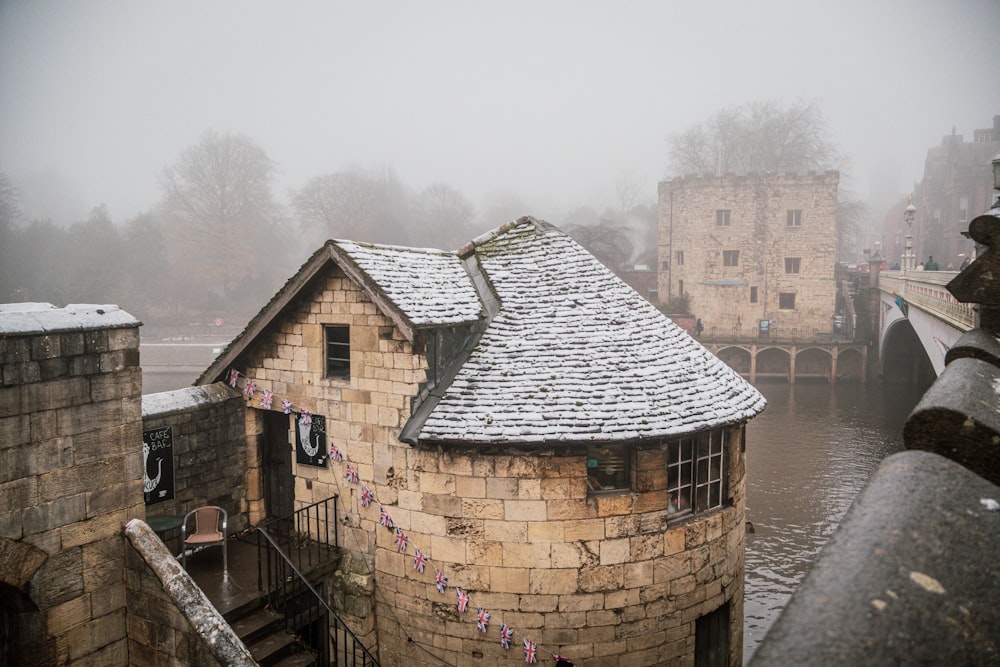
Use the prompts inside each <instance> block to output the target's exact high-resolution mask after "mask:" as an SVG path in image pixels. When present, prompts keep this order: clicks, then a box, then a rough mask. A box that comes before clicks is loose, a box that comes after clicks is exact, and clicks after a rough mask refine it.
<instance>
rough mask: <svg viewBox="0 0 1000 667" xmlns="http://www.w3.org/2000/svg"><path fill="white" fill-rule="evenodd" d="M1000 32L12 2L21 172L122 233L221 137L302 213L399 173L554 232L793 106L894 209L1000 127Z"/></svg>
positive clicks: (968, 14)
mask: <svg viewBox="0 0 1000 667" xmlns="http://www.w3.org/2000/svg"><path fill="white" fill-rule="evenodd" d="M998 25H1000V3H998V2H996V1H995V0H954V1H950V2H944V1H940V2H930V1H928V0H893V1H891V2H879V1H878V0H841V1H839V2H835V3H820V2H810V1H804V0H788V1H773V0H763V1H760V0H755V1H753V2H743V1H741V2H721V1H707V2H691V1H689V0H688V1H684V2H672V1H667V0H661V1H657V2H610V1H606V2H573V1H566V2H552V1H545V0H535V1H531V2H518V1H511V0H504V1H503V2H499V1H494V2H475V1H447V2H445V1H440V0H433V1H431V0H426V1H424V2H383V1H375V2H372V1H365V2H356V1H352V2H333V1H327V2H316V3H306V2H288V3H284V2H281V3H279V2H268V3H264V2H255V1H246V0H242V1H238V2H236V1H233V2H229V1H227V2H218V1H208V2H203V1H197V2H189V1H178V0H171V1H169V2H167V1H160V2H152V1H149V2H134V1H132V0H114V1H110V0H107V1H106V0H60V1H33V2H28V1H21V2H11V1H9V0H0V171H5V172H7V173H8V174H9V175H10V176H11V177H12V178H14V179H15V181H16V180H17V179H18V178H21V177H28V176H30V175H32V174H37V173H41V172H43V173H46V174H48V176H49V177H50V178H55V177H58V178H59V179H61V180H62V181H63V182H64V183H65V184H66V187H67V188H68V189H70V190H72V191H73V193H74V195H75V196H76V199H77V201H78V202H79V204H80V206H81V209H80V210H79V212H78V214H77V219H83V218H85V217H86V213H87V211H88V210H89V209H90V208H91V207H92V206H94V205H96V204H99V203H102V202H103V203H106V204H107V205H108V207H109V209H110V212H111V214H112V216H113V218H114V219H115V220H116V221H118V222H123V221H125V220H126V219H128V218H131V217H132V216H134V215H136V214H137V213H139V212H140V211H144V210H149V209H150V208H151V207H152V206H153V205H154V204H155V202H156V201H157V200H158V199H159V196H160V190H159V186H158V182H157V178H158V175H159V173H160V172H161V171H162V169H163V168H164V167H165V166H167V165H169V164H172V163H173V162H174V161H175V160H176V159H177V157H178V156H179V154H180V153H181V151H183V150H184V149H185V148H187V147H189V146H191V145H194V144H195V143H197V142H198V140H199V138H200V137H201V135H202V134H203V133H204V132H205V131H206V130H208V129H213V130H215V131H218V132H234V133H241V134H244V135H246V136H248V137H249V138H251V139H252V140H253V141H255V142H256V143H257V144H258V145H260V146H261V147H262V148H263V149H264V150H265V151H266V152H267V153H268V154H269V155H270V156H271V158H272V159H273V160H275V161H276V162H277V164H278V174H277V182H276V187H275V194H276V195H277V196H278V197H279V198H280V199H282V200H285V199H287V191H288V188H290V187H300V186H302V185H303V184H304V183H305V182H306V181H307V180H308V179H309V178H310V177H312V176H316V175H320V174H324V173H331V172H335V171H338V170H341V169H344V168H347V167H350V166H354V165H356V166H360V167H364V168H369V167H392V168H393V169H394V170H395V171H396V173H397V175H398V177H399V179H400V180H401V181H402V182H403V183H404V184H405V185H407V186H410V187H413V188H416V189H420V188H423V187H425V186H426V185H429V184H431V183H434V182H444V183H446V184H448V185H451V186H452V187H455V188H457V189H458V190H460V191H462V192H463V194H465V195H466V196H467V197H469V198H470V199H471V200H473V201H474V202H476V203H479V202H480V201H481V198H482V197H483V196H484V195H486V194H487V193H490V192H491V191H495V190H509V191H512V192H514V193H517V194H518V195H520V196H521V197H522V199H524V200H526V201H528V202H530V203H531V204H533V205H534V206H537V208H538V210H532V211H525V213H531V214H536V215H539V216H541V217H547V216H553V215H555V214H556V212H558V211H562V210H564V209H566V208H572V207H575V206H579V205H585V204H589V205H593V206H595V207H603V206H605V205H613V204H615V190H614V183H615V180H616V178H618V177H620V176H621V174H623V173H626V172H630V173H633V174H635V175H636V176H637V177H639V178H642V180H643V182H644V183H646V191H645V192H646V198H647V200H648V201H654V200H655V197H656V183H657V181H658V180H661V179H663V178H664V177H666V176H668V175H671V174H668V172H667V168H666V165H667V154H666V141H665V140H666V137H667V136H668V135H669V134H671V133H674V132H678V131H680V130H683V129H685V128H687V127H689V126H690V125H692V124H694V123H697V122H699V121H701V120H703V119H704V118H705V117H707V116H709V115H711V114H713V113H714V112H715V111H717V110H718V109H719V108H720V107H723V106H727V105H735V104H741V103H746V102H750V101H756V100H776V101H779V102H782V103H783V104H788V103H792V102H799V101H802V102H816V103H817V104H818V105H819V106H820V108H821V109H822V111H823V114H824V117H825V119H826V121H827V124H828V125H829V129H830V131H831V135H832V137H833V139H834V141H835V142H836V144H837V145H838V146H839V148H840V149H841V150H842V151H844V152H846V153H847V154H848V155H849V157H850V160H851V162H850V165H849V166H850V173H849V177H850V180H849V181H848V182H847V183H846V185H848V186H849V187H850V188H851V189H852V190H853V191H854V192H855V193H856V194H857V195H859V196H861V197H863V198H866V197H868V196H869V195H871V196H873V197H882V198H884V197H886V196H887V193H888V194H891V195H895V194H902V193H904V192H907V191H909V189H910V188H911V187H912V184H913V183H914V182H915V181H917V180H919V178H920V177H921V174H922V172H923V162H924V157H925V155H926V151H927V148H928V147H929V146H932V145H936V144H938V142H940V140H941V137H942V136H943V135H945V134H948V133H950V132H951V129H952V127H955V128H956V130H957V131H958V132H959V133H960V134H964V135H965V137H966V139H971V135H972V130H973V129H975V128H979V127H988V126H990V125H991V123H992V117H993V115H994V114H997V113H1000V86H998V85H997V84H998V82H1000V73H998V71H997V70H998V68H1000V56H998V54H1000V39H998V38H997V37H996V34H997V33H996V28H997V26H998ZM55 205H56V204H55V202H53V203H52V206H55ZM53 215H54V214H53Z"/></svg>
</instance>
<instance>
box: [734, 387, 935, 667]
mask: <svg viewBox="0 0 1000 667" xmlns="http://www.w3.org/2000/svg"><path fill="white" fill-rule="evenodd" d="M757 388H758V389H759V390H760V391H761V393H763V394H764V396H766V397H767V401H768V405H767V409H766V410H765V411H764V412H763V413H762V414H761V415H760V416H758V417H756V418H755V419H753V420H751V421H750V423H749V424H748V425H747V450H746V460H747V519H748V520H749V521H751V522H753V525H754V528H755V529H756V532H755V533H753V534H748V535H747V542H746V589H745V597H744V617H743V618H744V621H743V630H744V632H743V637H744V639H743V657H744V660H748V659H749V658H750V656H751V655H752V653H753V651H754V649H755V648H756V647H757V644H759V643H760V641H761V639H763V637H764V635H765V634H766V633H767V630H768V628H770V627H771V624H772V623H773V622H774V621H775V619H776V618H777V617H778V615H779V613H780V612H781V610H782V609H783V608H784V606H785V603H786V602H787V601H788V598H789V596H790V595H791V594H792V592H793V591H794V590H795V588H796V587H797V586H798V584H799V582H800V581H801V580H802V577H803V576H804V575H805V573H806V571H807V570H808V569H809V566H810V564H811V563H812V561H813V559H814V558H815V556H816V554H817V553H818V552H819V550H820V548H821V547H822V546H823V544H825V543H826V541H827V540H828V539H829V537H830V535H831V534H832V533H833V531H834V529H836V527H837V525H838V524H839V522H840V520H841V519H842V518H843V516H844V514H845V513H846V512H847V509H848V508H849V507H850V505H851V502H852V501H853V500H854V498H855V496H857V494H858V492H859V491H860V490H861V489H862V487H863V486H864V484H865V481H866V480H867V479H868V477H869V476H870V475H871V473H872V472H873V471H874V470H875V468H876V467H877V466H878V464H879V463H880V462H881V461H882V459H884V458H885V457H886V456H888V455H889V454H892V453H894V452H898V451H900V450H902V448H903V438H902V431H903V423H904V422H905V421H906V418H907V417H908V416H909V414H910V411H911V410H912V409H913V407H914V406H915V405H916V404H917V401H918V400H919V399H920V395H921V391H920V390H919V389H917V388H915V387H910V386H907V385H898V384H893V385H880V384H867V385H861V384H842V385H838V386H834V387H831V386H830V385H828V384H825V383H824V384H797V385H788V384H776V383H775V384H772V383H761V384H758V385H757Z"/></svg>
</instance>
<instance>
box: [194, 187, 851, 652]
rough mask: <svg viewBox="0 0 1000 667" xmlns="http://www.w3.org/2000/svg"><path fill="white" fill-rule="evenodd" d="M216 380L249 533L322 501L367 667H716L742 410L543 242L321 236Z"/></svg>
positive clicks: (497, 237) (651, 317) (615, 282)
mask: <svg viewBox="0 0 1000 667" xmlns="http://www.w3.org/2000/svg"><path fill="white" fill-rule="evenodd" d="M827 178H832V187H833V188H834V192H835V185H836V180H835V177H827ZM817 199H822V197H819V196H818V195H817ZM834 199H835V196H834ZM731 206H732V207H733V208H736V205H735V202H734V203H733V204H732V205H731ZM800 207H801V208H803V209H807V210H811V208H812V207H809V206H807V205H806V204H805V203H802V204H800ZM808 220H809V217H808V216H804V219H803V224H806V222H807V221H808ZM831 303H832V296H831ZM226 379H229V380H231V381H234V382H238V383H239V385H240V386H242V388H243V389H244V394H245V395H250V396H252V398H251V399H250V400H248V401H247V406H248V408H249V409H248V410H247V424H246V433H247V436H248V439H249V441H250V448H251V450H253V451H255V452H256V453H251V454H249V455H248V460H250V461H254V460H259V461H261V463H262V465H261V467H260V471H261V479H260V484H261V486H262V489H263V493H262V499H261V502H260V503H259V504H258V505H256V506H254V505H253V504H251V506H250V507H249V511H250V515H251V516H250V518H251V522H253V523H256V522H257V521H258V520H260V519H261V518H263V516H265V515H274V514H277V513H280V512H284V511H287V510H288V509H290V508H291V507H299V506H303V505H306V504H309V503H312V502H314V501H318V500H321V499H324V498H327V497H329V496H331V495H333V494H338V495H339V497H340V506H341V507H342V508H343V510H342V519H341V521H340V523H339V525H337V526H336V530H337V531H338V534H339V543H340V544H341V545H342V546H343V547H344V548H345V549H348V550H352V551H354V552H356V554H359V555H360V557H361V560H362V561H364V562H365V563H367V567H368V568H369V577H370V579H371V581H372V582H373V586H372V590H373V591H374V592H373V593H372V594H371V595H372V598H373V602H372V607H373V609H374V614H373V618H370V619H369V622H371V623H374V625H373V626H371V627H364V628H358V629H356V632H357V633H358V634H359V635H361V636H363V637H365V638H367V640H368V641H369V642H370V643H371V644H372V645H371V646H370V647H371V648H376V649H377V651H378V654H379V657H380V660H381V662H382V664H385V665H398V664H408V665H421V664H429V665H431V664H432V665H439V664H442V662H443V663H446V664H452V665H486V664H511V665H513V664H521V663H522V662H523V660H524V656H523V654H522V650H521V646H522V642H523V641H530V642H533V646H535V647H536V648H537V651H538V655H539V661H540V662H541V661H544V660H546V659H548V654H549V653H560V654H562V655H566V656H568V657H570V658H572V659H575V660H577V661H578V664H579V663H582V664H591V665H621V666H623V667H624V666H625V665H628V666H630V667H631V666H638V665H670V664H685V665H687V664H691V663H692V661H693V659H694V656H695V655H696V654H698V655H699V656H703V657H704V656H710V655H711V656H714V658H715V659H716V660H720V659H721V663H722V664H730V665H739V664H741V653H742V624H743V574H744V564H743V563H744V561H743V552H744V509H745V498H744V493H745V471H744V447H745V442H744V426H745V423H746V421H747V420H749V419H751V418H752V417H753V416H754V415H756V414H757V413H759V412H760V411H761V410H762V409H763V407H764V400H763V398H762V397H761V395H760V394H759V393H758V392H757V391H756V390H755V389H753V387H751V386H750V385H749V384H747V383H746V382H745V381H744V380H743V379H741V378H740V377H739V376H738V375H737V374H736V373H735V372H733V371H732V370H731V369H729V368H728V367H727V366H726V365H725V364H723V363H721V362H720V361H719V360H718V359H717V358H715V357H714V356H713V355H711V354H710V353H708V352H707V351H706V350H705V349H704V348H702V347H701V346H700V345H699V344H698V343H697V342H695V341H694V340H693V339H692V338H691V337H690V336H688V335H687V334H686V333H684V332H683V331H682V330H681V329H680V328H679V327H677V326H676V325H674V324H673V323H672V322H671V321H670V320H669V319H667V318H666V317H664V316H663V315H662V314H661V313H659V312H658V311H657V310H656V309H655V308H654V307H653V306H652V305H651V304H650V303H648V302H647V301H646V300H645V299H643V298H642V297H641V296H639V295H638V294H636V293H635V292H634V291H633V290H631V289H630V288H628V287H627V286H626V285H624V283H622V282H621V281H620V280H619V279H618V278H616V277H615V276H614V275H613V274H611V273H610V272H609V271H608V270H607V269H606V268H605V267H603V266H602V265H601V264H600V263H599V262H597V261H596V260H595V259H594V258H593V256H591V255H590V254H589V253H587V252H586V251H585V250H583V249H582V248H581V247H580V246H579V245H577V244H576V243H575V242H573V241H572V240H571V239H570V238H569V237H568V236H566V235H565V234H563V233H561V232H559V231H558V230H556V229H555V228H553V227H552V226H550V225H548V224H546V223H543V222H540V221H536V220H534V219H531V218H522V219H520V220H518V221H517V222H515V223H511V224H509V225H505V226H503V227H501V228H499V229H497V230H495V231H494V232H491V233H489V234H486V235H484V236H482V237H480V238H478V239H476V240H475V241H473V242H472V243H470V244H469V245H467V246H466V247H464V248H463V249H461V250H460V251H458V252H442V251H434V250H426V249H413V248H400V247H392V246H379V245H369V244H361V243H354V242H350V241H330V242H327V243H326V244H325V245H324V246H323V247H322V248H320V249H319V250H318V251H317V252H316V253H315V254H314V255H313V256H312V257H311V258H310V259H309V260H308V261H307V262H306V264H304V265H303V267H302V268H301V269H300V270H299V271H298V273H297V274H296V275H295V276H293V277H292V278H291V279H290V280H289V281H288V282H287V283H286V285H285V286H284V287H283V288H282V289H281V290H280V291H279V292H278V293H277V294H276V295H275V297H274V298H273V299H272V300H271V301H270V303H268V304H267V305H266V306H265V308H264V309H263V310H262V311H261V312H260V313H259V314H258V315H257V316H256V317H255V318H254V319H253V320H251V322H250V323H249V325H248V326H247V329H246V330H245V331H244V332H243V333H242V334H241V335H240V336H239V337H238V338H237V339H235V340H234V341H233V343H232V344H231V345H230V346H229V347H228V348H227V349H226V350H225V351H223V353H222V354H221V355H220V356H219V358H218V359H217V360H216V361H215V362H214V363H213V364H212V366H210V367H209V368H208V370H207V371H206V372H205V373H204V374H203V375H202V377H201V378H200V379H199V383H206V384H207V383H212V382H217V381H220V380H226ZM247 383H252V384H251V385H250V391H249V392H248V391H247ZM264 390H266V391H268V392H270V396H271V397H281V399H282V400H283V401H286V402H287V404H286V407H287V408H288V409H289V410H290V411H291V414H287V413H286V412H285V411H284V410H282V409H281V408H280V407H279V406H278V404H277V400H276V399H275V403H274V405H273V407H265V403H266V402H265V403H262V401H261V400H258V399H259V397H260V396H261V394H259V393H257V394H255V393H253V392H255V391H258V392H262V391H264ZM296 414H298V416H296ZM304 416H308V417H309V421H311V425H310V426H309V429H310V430H309V433H314V432H315V430H314V429H317V428H320V429H321V431H322V432H323V433H325V438H322V439H321V440H320V441H314V440H310V439H309V437H311V436H309V437H299V436H302V435H303V433H304V430H303V429H304V426H303V424H305V423H306V420H305V419H304ZM317 424H319V425H320V426H319V427H317V426H316V425H317ZM317 444H319V445H320V446H321V447H324V448H325V447H329V449H328V450H327V449H322V450H320V451H317V447H316V445H317ZM304 449H310V451H303V450H304ZM303 456H305V458H303ZM310 457H311V458H310ZM341 457H343V459H342V460H340V459H341ZM373 499H374V501H373ZM390 516H391V520H390V521H387V520H386V519H387V518H388V517H390ZM384 524H391V526H392V528H388V527H386V526H385V525H384ZM416 549H419V550H420V556H421V557H423V558H425V559H426V560H427V565H426V571H421V570H422V569H423V568H421V567H419V565H420V563H419V561H418V560H417V553H416V551H415V550H416ZM437 571H440V573H441V575H442V576H444V577H447V582H440V583H441V584H442V587H440V588H439V586H438V583H439V582H438V581H437V580H436V577H435V575H436V573H437ZM460 595H467V596H468V598H469V600H470V601H469V603H468V610H467V611H465V612H462V611H460V610H459V607H458V604H457V600H458V599H459V596H460ZM480 608H481V609H482V610H483V611H484V612H488V613H489V614H490V615H491V620H490V621H489V624H488V626H487V627H486V631H485V632H480V631H478V629H477V622H476V621H477V610H478V609H480ZM506 628H510V629H512V630H513V633H514V636H513V648H511V649H505V648H504V647H502V646H501V641H500V640H501V635H500V632H501V630H502V629H506ZM713 664H720V663H719V662H716V663H713Z"/></svg>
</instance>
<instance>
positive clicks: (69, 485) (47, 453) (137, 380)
mask: <svg viewBox="0 0 1000 667" xmlns="http://www.w3.org/2000/svg"><path fill="white" fill-rule="evenodd" d="M101 312H102V313H103V311H101ZM119 313H120V311H119ZM116 321H117V324H116V326H115V328H101V327H100V326H99V325H95V326H93V327H81V328H73V329H69V330H58V329H49V330H45V331H39V330H27V331H25V332H18V331H16V330H15V331H11V327H5V330H4V333H3V334H2V335H0V373H2V385H0V544H2V551H3V552H4V553H22V552H25V551H28V552H30V553H32V554H34V555H36V556H37V558H33V559H32V562H31V564H30V567H31V568H32V571H31V572H22V573H19V574H16V576H15V575H14V573H12V572H11V570H9V569H5V570H4V571H3V576H4V581H3V582H2V583H4V584H7V585H10V586H12V587H14V588H15V589H16V590H18V591H19V594H20V595H21V596H23V597H22V599H26V600H28V601H30V605H31V606H32V607H33V609H32V610H31V614H32V618H21V619H20V620H19V622H21V621H24V622H27V623H34V624H36V627H35V628H33V630H36V631H37V635H36V639H37V641H36V642H35V644H34V646H23V647H20V648H23V649H24V650H25V651H28V652H29V653H30V655H31V656H32V659H33V660H36V659H37V664H65V663H70V662H73V663H75V664H82V665H86V664H94V665H98V664H99V665H111V664H126V662H127V644H126V636H125V635H126V622H125V581H124V575H123V568H122V544H121V537H120V532H121V529H122V527H123V526H124V525H125V524H126V522H127V521H128V520H129V519H131V518H134V517H142V516H144V510H143V505H142V470H141V465H142V453H141V449H140V445H141V442H142V419H141V412H140V410H141V407H140V395H141V388H142V380H141V371H140V369H139V330H138V327H139V322H137V321H135V320H132V318H131V317H130V316H127V315H126V316H125V317H118V318H117V320H116ZM123 321H124V322H127V323H126V324H121V322H123ZM8 322H9V320H8ZM14 328H15V329H16V327H14ZM11 579H14V580H11ZM11 602H12V600H11V599H10V598H8V599H6V600H0V611H3V612H4V613H5V614H7V613H8V612H9V611H10V609H8V608H7V607H6V605H8V604H10V603H11ZM8 618H11V617H9V616H8ZM19 630H20V631H21V632H22V633H23V632H24V631H25V630H26V629H25V628H20V629H19ZM20 648H15V649H13V650H15V651H18V650H20ZM15 662H16V660H15Z"/></svg>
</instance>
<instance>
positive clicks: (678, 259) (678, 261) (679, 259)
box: [674, 250, 684, 266]
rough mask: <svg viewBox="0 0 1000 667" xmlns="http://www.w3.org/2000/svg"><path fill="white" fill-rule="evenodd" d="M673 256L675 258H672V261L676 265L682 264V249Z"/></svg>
mask: <svg viewBox="0 0 1000 667" xmlns="http://www.w3.org/2000/svg"><path fill="white" fill-rule="evenodd" d="M675 257H676V259H675V260H674V263H675V264H677V266H684V251H683V250H678V251H677V252H676V253H675Z"/></svg>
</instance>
